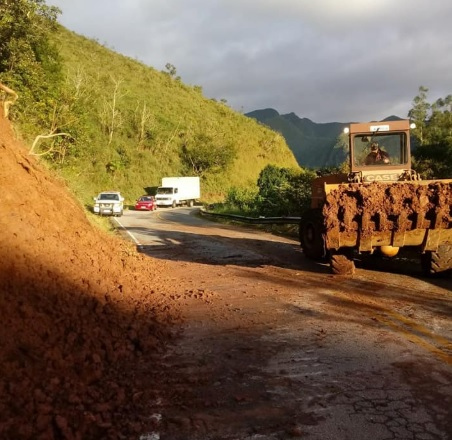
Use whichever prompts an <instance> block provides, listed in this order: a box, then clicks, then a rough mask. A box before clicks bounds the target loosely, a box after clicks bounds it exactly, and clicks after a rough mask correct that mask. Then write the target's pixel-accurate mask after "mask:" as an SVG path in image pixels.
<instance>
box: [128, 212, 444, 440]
mask: <svg viewBox="0 0 452 440" xmlns="http://www.w3.org/2000/svg"><path fill="white" fill-rule="evenodd" d="M195 213H196V210H194V209H188V208H178V209H175V210H171V209H168V210H163V209H161V210H158V211H157V212H154V213H147V212H134V211H127V212H126V213H125V215H124V217H122V218H121V219H119V222H120V223H121V225H122V226H123V227H124V228H125V229H126V230H127V233H126V234H128V236H129V238H130V239H133V240H134V241H135V242H136V244H137V246H138V248H139V249H140V251H141V252H143V253H145V254H148V255H149V256H151V257H154V258H159V259H163V260H167V261H168V264H169V267H170V269H171V274H170V277H171V280H172V282H173V283H174V280H175V279H181V280H182V281H181V282H180V283H179V285H180V286H181V287H180V290H181V292H175V293H174V294H175V295H176V298H178V300H179V301H180V302H181V303H182V305H183V307H184V310H185V312H184V313H185V321H184V323H183V324H181V326H180V329H179V330H180V337H179V338H178V340H177V342H175V344H174V345H173V346H172V347H169V349H168V352H167V353H166V355H165V356H164V358H163V359H162V365H161V366H160V372H161V374H160V375H159V374H158V372H157V373H156V381H158V380H159V379H160V383H161V385H160V387H161V395H162V401H161V402H160V403H159V405H158V406H157V407H156V408H155V411H157V412H158V413H159V415H160V416H161V422H160V424H159V426H157V427H156V432H154V433H150V434H149V436H151V435H153V436H154V438H161V439H172V440H178V439H188V440H190V439H192V440H195V439H196V440H198V439H254V440H258V439H259V440H265V439H289V438H309V439H350V440H359V439H375V440H386V439H415V440H418V439H419V440H421V439H442V440H448V439H451V438H452V409H451V408H452V343H451V341H452V323H451V310H452V292H451V281H450V280H438V281H432V280H428V279H424V278H422V277H420V275H419V270H418V267H417V266H416V264H415V263H413V262H411V261H408V262H407V261H398V262H395V263H391V264H389V263H383V264H378V263H374V265H372V262H371V263H369V262H363V263H362V264H361V265H358V269H357V273H356V275H354V276H353V277H337V276H333V275H330V274H329V272H328V268H327V267H325V266H324V265H321V264H316V263H313V262H311V261H309V260H306V259H305V258H304V257H303V255H302V253H301V252H300V249H299V246H298V243H297V242H296V241H294V240H291V239H287V238H280V237H275V236H272V235H269V234H264V233H261V232H258V231H256V230H251V229H242V228H237V227H231V226H223V225H220V224H216V223H212V222H209V221H207V220H205V219H203V218H200V217H198V216H197V215H195ZM388 264H389V265H388ZM388 269H391V270H390V271H388ZM193 292H195V293H196V292H198V294H193ZM168 370H170V371H172V372H173V373H174V374H173V375H172V377H171V379H168V378H167V376H166V375H165V374H164V373H163V372H164V371H168ZM149 438H151V437H149Z"/></svg>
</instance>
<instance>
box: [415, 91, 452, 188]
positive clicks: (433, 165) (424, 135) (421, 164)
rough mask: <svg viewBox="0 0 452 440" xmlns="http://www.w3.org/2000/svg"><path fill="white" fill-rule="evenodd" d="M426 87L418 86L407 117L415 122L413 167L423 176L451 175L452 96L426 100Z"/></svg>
mask: <svg viewBox="0 0 452 440" xmlns="http://www.w3.org/2000/svg"><path fill="white" fill-rule="evenodd" d="M427 92H428V89H427V88H426V87H422V86H421V87H419V95H417V96H416V97H415V98H414V100H413V108H412V109H411V110H410V112H409V114H408V115H409V117H410V118H411V119H412V120H413V122H415V123H416V129H415V130H413V132H412V133H413V135H414V137H415V140H416V144H417V146H416V148H415V151H414V154H413V155H414V160H413V165H414V168H415V169H416V170H417V171H418V172H419V173H420V174H421V175H422V177H423V178H425V179H441V178H449V179H450V178H452V95H448V96H446V97H445V98H440V99H438V100H436V101H435V102H434V103H433V104H430V103H428V102H427Z"/></svg>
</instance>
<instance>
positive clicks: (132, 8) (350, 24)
mask: <svg viewBox="0 0 452 440" xmlns="http://www.w3.org/2000/svg"><path fill="white" fill-rule="evenodd" d="M47 4H49V5H55V6H58V7H59V8H60V9H61V10H62V11H63V13H62V15H61V16H60V19H59V21H60V23H61V24H63V25H64V26H65V27H67V28H68V29H70V30H72V31H74V32H76V33H78V34H81V35H84V36H86V37H89V38H94V39H96V40H97V41H99V43H101V44H104V45H105V46H107V47H109V48H110V49H113V50H115V51H116V52H119V53H122V54H124V55H127V56H129V57H132V58H135V59H137V60H139V61H141V62H143V63H145V64H146V65H148V66H152V67H154V68H155V69H157V70H165V65H166V64H167V63H171V64H172V65H174V66H175V67H176V69H177V75H179V76H180V77H181V79H182V81H183V82H184V83H186V84H190V85H199V86H201V87H202V89H203V92H204V95H205V96H206V97H208V98H216V99H217V100H220V99H226V100H227V102H228V104H229V105H230V106H231V107H232V108H234V109H235V110H238V111H241V112H249V111H252V110H257V109H264V108H274V109H275V110H277V111H278V112H279V113H281V114H285V113H290V112H294V113H296V114H297V115H298V116H299V117H306V118H309V119H311V120H313V121H314V122H350V121H366V120H379V119H382V118H384V117H386V116H389V115H393V114H395V115H397V116H400V117H406V116H407V112H408V110H409V109H410V108H411V106H412V101H413V98H414V97H415V96H416V95H417V93H418V89H419V86H425V87H427V88H428V89H429V93H428V100H429V101H430V102H433V101H435V100H436V99H438V98H444V97H446V96H447V95H449V94H451V93H452V1H450V0H342V1H341V0H315V1H314V0H96V1H92V0H47Z"/></svg>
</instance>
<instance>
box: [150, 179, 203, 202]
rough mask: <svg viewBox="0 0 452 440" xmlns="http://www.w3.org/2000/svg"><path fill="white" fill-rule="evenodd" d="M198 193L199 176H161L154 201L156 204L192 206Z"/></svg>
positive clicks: (199, 190)
mask: <svg viewBox="0 0 452 440" xmlns="http://www.w3.org/2000/svg"><path fill="white" fill-rule="evenodd" d="M200 194H201V189H200V184H199V177H163V178H162V185H161V186H159V187H158V188H157V193H156V195H155V201H156V204H157V206H172V207H173V208H175V207H176V206H178V205H187V206H193V205H194V204H195V202H196V200H198V199H199V198H200Z"/></svg>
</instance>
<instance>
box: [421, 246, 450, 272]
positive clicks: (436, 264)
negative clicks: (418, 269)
mask: <svg viewBox="0 0 452 440" xmlns="http://www.w3.org/2000/svg"><path fill="white" fill-rule="evenodd" d="M421 265H422V271H423V273H424V275H427V276H440V275H441V276H447V275H450V274H451V272H452V245H450V244H443V245H441V246H438V250H437V251H436V252H426V253H425V254H422V255H421Z"/></svg>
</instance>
